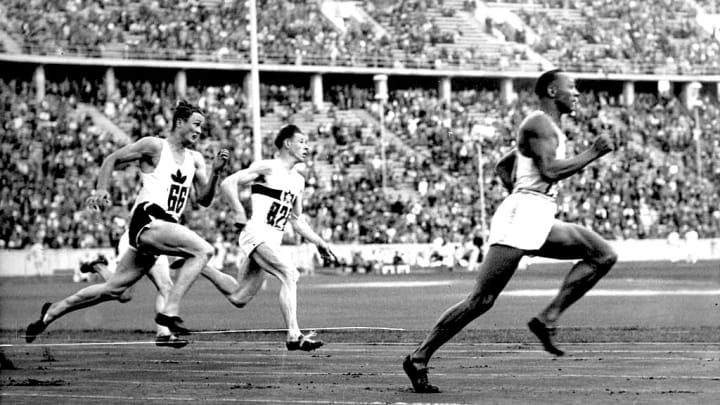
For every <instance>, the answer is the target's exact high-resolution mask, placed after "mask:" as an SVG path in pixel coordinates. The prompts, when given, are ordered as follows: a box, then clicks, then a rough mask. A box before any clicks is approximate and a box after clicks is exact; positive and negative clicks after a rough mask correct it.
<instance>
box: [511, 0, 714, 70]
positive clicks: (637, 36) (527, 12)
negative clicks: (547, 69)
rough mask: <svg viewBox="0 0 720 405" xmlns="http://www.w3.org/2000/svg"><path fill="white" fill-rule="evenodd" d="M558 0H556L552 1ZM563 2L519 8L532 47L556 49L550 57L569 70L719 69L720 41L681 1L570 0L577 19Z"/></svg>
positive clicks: (539, 50)
mask: <svg viewBox="0 0 720 405" xmlns="http://www.w3.org/2000/svg"><path fill="white" fill-rule="evenodd" d="M557 3H561V4H557ZM563 3H565V2H563V1H560V2H557V1H550V2H543V5H544V6H546V7H547V8H551V9H555V10H554V11H555V12H554V13H549V12H548V10H547V9H545V8H541V9H530V8H529V9H523V10H520V11H519V12H518V15H519V16H520V17H521V19H522V20H523V22H524V23H525V24H526V25H527V26H528V27H530V28H531V29H532V30H533V31H534V32H535V34H537V36H538V38H539V40H538V41H537V42H536V43H534V44H533V48H534V49H535V50H536V51H537V52H539V53H541V54H547V53H548V52H549V51H552V52H553V53H554V54H555V55H557V56H555V57H554V58H553V59H554V60H553V62H556V63H560V64H563V66H564V67H566V68H570V69H572V70H591V71H598V70H599V71H603V72H607V73H617V72H624V73H629V72H633V73H656V74H662V73H667V74H676V73H677V74H687V73H713V72H718V71H720V42H719V41H718V40H716V39H714V38H713V37H712V35H711V34H710V33H707V32H705V31H704V30H703V28H702V27H700V25H698V24H697V22H696V21H695V14H696V11H695V10H694V9H692V8H690V7H689V6H688V5H687V4H686V3H685V2H684V1H680V0H663V1H660V2H638V1H631V2H615V1H611V0H586V1H583V0H575V1H568V2H567V6H568V8H570V9H575V10H578V11H579V12H580V15H581V16H582V19H581V20H574V19H568V18H565V17H564V16H563V14H562V13H561V12H560V13H558V11H560V10H558V9H559V8H563V6H564V4H563Z"/></svg>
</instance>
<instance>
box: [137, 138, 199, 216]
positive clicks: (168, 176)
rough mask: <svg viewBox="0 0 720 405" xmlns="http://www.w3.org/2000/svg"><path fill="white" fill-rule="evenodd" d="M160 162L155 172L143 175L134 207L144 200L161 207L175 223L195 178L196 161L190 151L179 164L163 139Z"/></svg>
mask: <svg viewBox="0 0 720 405" xmlns="http://www.w3.org/2000/svg"><path fill="white" fill-rule="evenodd" d="M162 145H163V146H162V150H161V151H160V160H158V163H157V166H156V167H155V170H153V171H152V172H150V173H144V172H141V173H140V179H141V180H142V188H141V189H140V192H139V193H138V196H137V199H136V200H135V206H134V207H133V210H135V207H137V206H138V205H139V204H140V203H143V202H145V201H147V202H150V203H151V204H157V205H159V206H160V207H161V208H162V209H163V210H165V211H166V212H167V213H168V214H170V216H172V217H173V218H175V219H176V220H178V219H180V215H181V214H182V212H183V210H184V209H185V206H186V205H187V204H186V203H187V200H188V197H189V196H190V187H192V183H193V177H194V176H195V162H194V160H193V156H192V153H191V152H190V150H189V149H185V156H184V158H183V162H182V164H177V162H175V159H174V158H173V155H172V152H171V150H170V144H168V142H167V140H165V139H163V140H162Z"/></svg>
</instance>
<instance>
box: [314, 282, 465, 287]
mask: <svg viewBox="0 0 720 405" xmlns="http://www.w3.org/2000/svg"><path fill="white" fill-rule="evenodd" d="M457 283H458V282H457V281H447V280H438V281H364V282H357V283H332V284H320V285H317V286H314V288H319V289H331V288H415V287H438V286H448V285H452V284H457Z"/></svg>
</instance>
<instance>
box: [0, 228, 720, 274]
mask: <svg viewBox="0 0 720 405" xmlns="http://www.w3.org/2000/svg"><path fill="white" fill-rule="evenodd" d="M611 244H612V246H613V247H614V248H615V250H616V251H617V253H618V260H619V261H621V262H637V261H663V260H667V261H689V262H694V261H697V260H718V259H720V238H715V239H700V240H697V241H694V242H686V241H684V240H682V239H681V240H679V241H676V242H669V241H667V240H665V239H648V240H625V241H611ZM455 247H456V246H455V245H452V244H448V245H445V246H444V247H440V248H439V247H437V246H433V245H431V244H420V243H416V244H382V245H381V244H373V245H360V244H343V245H333V251H334V252H335V253H336V254H337V256H338V257H339V258H340V259H342V260H344V261H345V262H347V263H350V262H352V258H353V256H355V257H357V256H358V255H359V256H360V257H362V259H364V260H369V261H375V262H378V263H379V264H380V273H381V274H402V273H406V272H410V271H411V270H410V269H411V268H413V267H416V266H417V267H424V268H428V267H433V264H434V263H431V261H430V256H431V255H432V253H433V251H435V250H438V249H439V250H441V252H442V253H443V254H444V256H445V257H446V260H444V261H443V263H442V265H443V266H448V265H450V266H452V265H453V258H452V255H453V251H454V249H455ZM281 250H282V251H283V253H284V254H286V255H288V257H290V258H291V259H292V261H293V262H294V263H295V264H296V265H297V266H298V267H299V268H300V269H303V270H308V269H311V268H312V267H313V263H318V260H319V257H318V255H317V251H316V250H315V248H314V247H313V246H312V245H297V246H282V247H281ZM98 253H102V254H104V255H106V256H107V257H108V258H113V256H114V253H113V250H112V249H110V248H106V249H37V248H35V249H24V250H13V249H0V277H5V276H27V277H29V276H47V275H51V274H53V273H55V272H58V271H68V270H74V269H75V268H76V267H77V266H79V264H80V262H81V261H86V260H89V259H92V258H95V257H97V254H98ZM396 256H399V257H401V258H402V263H401V264H393V263H394V261H393V259H394V258H395V257H396ZM232 260H234V259H233V258H232V257H227V258H226V262H228V261H232ZM528 262H529V263H547V262H553V260H549V259H543V258H538V257H531V258H529V259H528Z"/></svg>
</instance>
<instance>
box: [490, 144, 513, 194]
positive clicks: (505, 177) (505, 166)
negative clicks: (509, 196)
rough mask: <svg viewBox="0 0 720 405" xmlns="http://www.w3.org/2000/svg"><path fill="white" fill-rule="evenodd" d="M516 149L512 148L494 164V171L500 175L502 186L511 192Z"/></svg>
mask: <svg viewBox="0 0 720 405" xmlns="http://www.w3.org/2000/svg"><path fill="white" fill-rule="evenodd" d="M516 153H517V150H516V149H514V148H513V150H511V151H510V152H508V153H507V154H506V155H505V156H503V157H502V158H501V159H500V160H499V161H498V162H497V164H496V165H495V173H496V174H497V175H498V177H500V181H502V184H503V186H505V189H506V190H507V191H508V192H512V190H513V187H514V185H515V158H516V155H515V154H516Z"/></svg>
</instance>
